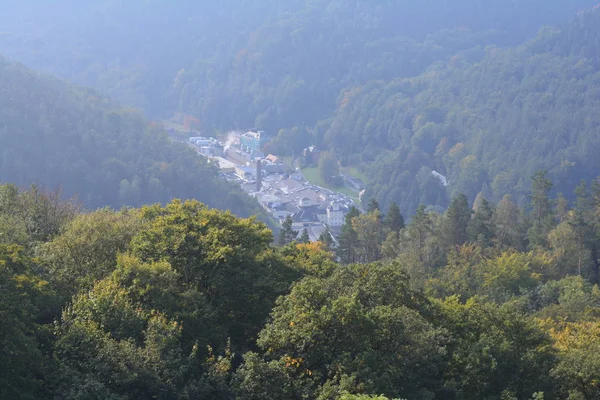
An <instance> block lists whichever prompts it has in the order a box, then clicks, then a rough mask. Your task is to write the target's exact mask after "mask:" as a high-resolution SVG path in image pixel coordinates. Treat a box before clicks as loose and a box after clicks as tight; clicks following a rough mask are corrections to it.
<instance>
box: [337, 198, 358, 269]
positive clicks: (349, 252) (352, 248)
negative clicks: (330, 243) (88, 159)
mask: <svg viewBox="0 0 600 400" xmlns="http://www.w3.org/2000/svg"><path fill="white" fill-rule="evenodd" d="M358 216H360V211H358V209H357V208H356V207H352V208H350V211H349V212H348V214H346V220H345V222H344V225H342V232H341V234H340V237H339V238H338V243H339V247H338V249H337V256H338V257H339V258H340V261H341V262H342V263H343V264H352V263H355V262H356V261H357V252H356V250H357V248H358V245H359V241H358V234H357V233H356V231H355V230H354V227H353V226H352V220H353V219H354V218H356V217H358Z"/></svg>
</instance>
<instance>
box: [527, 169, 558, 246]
mask: <svg viewBox="0 0 600 400" xmlns="http://www.w3.org/2000/svg"><path fill="white" fill-rule="evenodd" d="M551 189H552V181H551V180H550V179H549V178H548V172H547V171H545V170H541V171H538V172H536V173H535V174H534V175H533V177H532V182H531V195H530V196H531V203H530V205H531V219H532V226H531V228H530V229H529V231H528V232H527V237H528V239H529V246H530V247H534V246H545V245H546V244H547V237H548V233H549V232H550V230H552V228H553V227H554V215H553V211H552V201H551V200H550V196H549V193H550V190H551Z"/></svg>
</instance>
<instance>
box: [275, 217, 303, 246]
mask: <svg viewBox="0 0 600 400" xmlns="http://www.w3.org/2000/svg"><path fill="white" fill-rule="evenodd" d="M293 223H294V220H293V219H292V217H291V216H289V215H288V216H287V217H285V220H284V221H283V223H282V224H281V230H280V231H279V240H278V242H277V244H278V245H279V246H285V245H286V244H288V243H290V242H292V241H294V240H295V239H296V237H297V236H298V231H295V230H294V229H293V228H292V225H293Z"/></svg>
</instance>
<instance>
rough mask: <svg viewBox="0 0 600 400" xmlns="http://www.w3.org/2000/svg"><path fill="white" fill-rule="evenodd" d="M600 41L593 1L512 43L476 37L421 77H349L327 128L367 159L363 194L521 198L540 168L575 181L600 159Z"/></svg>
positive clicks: (568, 186)
mask: <svg viewBox="0 0 600 400" xmlns="http://www.w3.org/2000/svg"><path fill="white" fill-rule="evenodd" d="M598 46H600V12H598V11H595V12H588V13H585V14H583V15H581V16H579V17H577V19H575V20H574V21H572V22H571V23H569V24H566V25H564V26H562V27H561V28H556V29H553V28H548V29H544V30H543V31H542V32H540V34H539V35H537V37H536V38H535V39H533V40H531V41H528V42H527V43H525V44H524V45H522V46H519V47H516V48H514V49H503V48H499V47H486V48H476V49H472V50H469V51H466V52H461V53H458V54H457V55H455V56H454V57H452V58H451V59H449V60H448V61H447V62H443V63H438V64H435V65H434V66H432V67H431V68H429V69H428V71H427V72H425V73H424V74H422V75H420V76H418V77H414V78H409V79H396V80H392V81H390V82H384V81H380V82H374V83H369V84H366V85H362V86H359V87H356V88H354V89H352V90H349V91H348V92H346V94H345V96H344V98H343V101H341V102H340V104H339V108H338V110H337V112H336V115H335V116H334V118H333V119H332V122H331V125H329V127H328V130H327V131H326V132H325V140H326V141H328V142H329V143H330V146H331V147H333V148H335V149H338V151H339V152H340V153H342V154H343V156H342V158H343V159H344V158H346V157H347V161H346V162H349V163H362V164H363V165H364V166H365V169H366V170H367V171H368V175H369V176H370V177H371V178H372V179H373V182H374V183H373V185H372V186H371V187H370V190H369V193H370V194H371V195H372V196H374V197H377V198H378V199H379V200H380V201H381V202H383V203H388V202H390V201H397V202H400V203H401V204H402V205H403V206H404V207H403V208H405V207H408V208H409V209H414V208H416V207H417V206H418V204H420V203H425V204H438V205H441V206H445V205H446V204H447V200H446V199H447V198H449V197H447V196H448V195H453V194H456V193H465V194H466V195H467V196H468V197H469V198H470V199H474V198H475V196H476V195H477V193H479V192H483V194H484V195H485V196H486V197H488V198H490V199H492V200H494V201H500V200H501V198H502V196H503V195H504V194H505V193H509V192H510V193H513V194H514V195H515V196H516V197H515V199H516V200H517V201H518V202H519V203H520V204H522V205H523V204H525V203H526V201H527V199H526V196H525V195H526V188H527V186H528V183H529V182H528V177H529V176H531V175H532V174H533V173H534V172H535V171H536V170H537V169H541V168H544V169H547V170H548V171H549V172H550V175H551V177H552V178H553V180H554V182H555V189H556V191H557V192H563V193H566V194H568V193H572V192H573V190H574V188H575V186H576V185H577V184H578V182H579V180H580V179H586V180H587V181H588V182H589V181H590V180H591V179H593V178H594V176H595V175H596V174H597V172H598V170H599V168H600V164H599V163H598V157H597V156H596V154H597V153H598V151H599V149H600V130H599V127H600V125H599V123H600V120H599V119H598V117H597V112H596V110H597V109H598V107H599V106H600V96H599V93H600V86H599V84H600V75H599V74H598V66H599V65H600V58H599V53H598ZM432 170H437V171H438V172H440V173H442V174H443V175H446V176H447V178H448V179H449V182H450V186H449V189H450V190H449V193H447V190H446V188H444V187H443V186H442V185H441V184H440V182H439V181H438V179H436V178H435V177H433V176H432V175H431V171H432Z"/></svg>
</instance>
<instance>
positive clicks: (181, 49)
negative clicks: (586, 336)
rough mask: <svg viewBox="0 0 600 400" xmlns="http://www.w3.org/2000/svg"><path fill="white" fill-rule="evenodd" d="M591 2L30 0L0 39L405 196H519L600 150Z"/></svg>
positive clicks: (412, 203)
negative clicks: (537, 179)
mask: <svg viewBox="0 0 600 400" xmlns="http://www.w3.org/2000/svg"><path fill="white" fill-rule="evenodd" d="M595 4H596V1H595V0H569V1H562V0H550V1H539V0H521V1H503V0H490V1H486V2H485V3H482V2H480V1H475V0H468V1H461V2H451V1H447V0H432V1H427V2H422V1H416V0H414V1H413V0H411V1H403V2H394V1H370V0H369V1H366V0H359V1H353V2H350V3H348V2H346V1H338V0H311V1H306V0H293V1H286V2H276V1H272V0H244V1H235V2H234V1H222V2H218V3H215V2H206V1H200V2H198V1H181V2H178V3H177V4H176V5H172V4H168V3H164V2H160V1H144V2H141V1H120V0H103V1H99V2H93V3H82V2H76V1H72V0H60V1H56V2H52V3H51V4H40V3H39V2H33V1H27V0H26V1H22V2H19V3H18V4H15V5H12V6H11V7H9V10H7V12H5V13H2V15H0V22H1V23H2V27H3V31H2V32H1V34H0V51H2V52H4V53H5V54H7V55H9V56H10V57H11V58H14V59H16V60H20V61H23V62H25V63H26V64H27V65H30V66H32V67H34V68H36V69H40V70H43V71H46V72H49V73H52V74H55V75H57V76H60V77H61V78H66V79H69V80H72V81H74V82H76V83H78V84H85V85H88V86H90V87H93V88H95V89H97V90H99V91H100V92H101V93H104V94H107V95H110V96H112V97H114V98H116V99H119V100H120V101H123V102H125V103H126V104H132V105H135V106H138V107H142V108H144V109H145V110H146V111H147V112H148V113H149V114H150V115H152V116H166V115H170V113H172V112H173V111H183V112H187V113H191V114H194V115H196V116H197V117H198V118H199V119H200V120H201V121H202V127H203V130H204V131H205V133H208V134H210V133H215V132H219V131H221V132H222V131H228V130H230V129H235V128H239V129H247V128H251V127H256V128H257V129H264V130H266V131H267V132H269V133H271V134H273V135H274V136H278V137H277V139H278V140H276V141H275V142H274V147H271V148H270V150H273V151H275V152H277V153H278V154H281V155H286V154H289V155H291V154H296V155H297V154H299V152H300V151H301V150H302V148H304V147H306V146H308V145H311V144H315V145H317V146H318V147H320V148H323V149H324V150H328V151H330V152H331V153H332V154H335V156H336V157H337V159H338V160H339V161H340V162H341V164H342V166H352V167H354V168H356V169H358V170H360V171H361V172H362V173H363V175H364V176H366V177H367V178H368V179H367V181H368V188H367V189H368V191H367V196H366V197H367V198H370V197H375V198H377V199H378V200H379V201H380V202H381V203H382V204H385V205H387V204H390V203H391V202H392V201H395V202H396V203H398V204H399V205H400V207H401V209H402V210H403V211H404V212H405V213H409V212H412V211H414V209H416V207H417V206H418V205H419V204H421V203H424V204H428V205H437V206H440V207H446V206H447V205H448V204H449V201H450V198H451V197H452V196H454V195H456V194H457V193H459V192H460V193H465V194H466V195H467V196H468V198H469V199H470V200H473V199H474V198H475V196H476V195H477V193H479V192H483V193H484V194H485V195H486V196H487V197H488V198H490V199H491V200H494V201H500V200H501V197H502V196H503V195H504V193H506V192H507V191H509V190H510V192H511V193H512V194H513V195H514V196H515V200H516V201H517V202H518V203H519V204H521V205H524V204H525V202H526V198H525V193H526V188H527V187H528V184H529V177H530V176H531V175H532V174H533V172H534V171H535V170H536V169H539V168H545V169H547V170H548V171H549V172H550V175H551V177H552V178H553V180H554V181H555V188H556V190H557V191H559V192H561V191H562V192H564V193H572V191H573V190H574V186H575V185H576V184H577V182H578V181H579V179H580V178H585V179H587V180H589V179H591V178H592V177H593V176H591V175H590V174H593V173H594V172H590V171H593V170H594V168H595V167H597V165H596V164H595V158H596V157H594V156H593V154H594V152H595V149H596V148H597V138H596V137H595V125H594V124H595V122H594V117H593V111H591V110H594V109H595V108H596V102H597V96H596V95H595V90H596V87H597V85H598V83H597V82H596V81H597V77H596V73H595V70H596V67H595V66H596V65H597V62H598V60H597V58H598V55H597V51H596V48H597V37H598V32H599V31H600V28H599V26H600V24H599V23H598V19H599V17H598V11H595V12H594V11H591V10H590V7H592V6H594V5H595ZM540 30H541V31H540ZM538 31H539V33H538ZM433 170H435V171H437V172H439V173H441V174H443V175H446V176H447V178H448V179H449V186H448V187H444V186H443V185H440V182H439V180H438V179H436V178H435V177H434V176H432V175H431V172H432V171H433Z"/></svg>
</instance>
